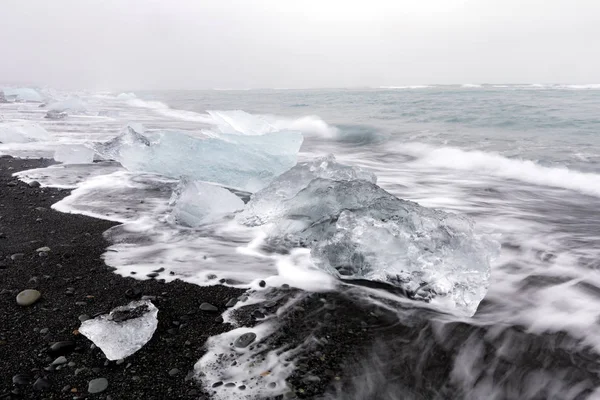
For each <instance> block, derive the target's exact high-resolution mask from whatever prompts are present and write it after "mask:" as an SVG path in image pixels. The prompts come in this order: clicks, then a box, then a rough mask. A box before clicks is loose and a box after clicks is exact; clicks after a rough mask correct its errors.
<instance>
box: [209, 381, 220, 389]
mask: <svg viewBox="0 0 600 400" xmlns="http://www.w3.org/2000/svg"><path fill="white" fill-rule="evenodd" d="M222 385H223V382H221V381H219V382H215V383H213V384H212V387H214V388H217V387H219V386H222Z"/></svg>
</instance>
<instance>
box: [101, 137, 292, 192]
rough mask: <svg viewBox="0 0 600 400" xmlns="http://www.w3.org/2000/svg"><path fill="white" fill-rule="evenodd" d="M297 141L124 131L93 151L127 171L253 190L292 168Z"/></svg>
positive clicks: (288, 138) (274, 138) (279, 138)
mask: <svg viewBox="0 0 600 400" xmlns="http://www.w3.org/2000/svg"><path fill="white" fill-rule="evenodd" d="M302 140H303V138H302V134H300V133H298V132H288V131H280V132H273V133H266V134H264V135H230V134H219V135H218V136H214V137H208V136H202V137H197V136H192V135H190V134H187V133H183V132H179V131H173V132H159V133H156V134H155V135H154V136H153V137H152V140H150V139H149V138H148V137H145V136H144V135H142V134H140V133H138V132H136V131H135V129H133V128H132V127H129V130H128V132H125V133H124V134H123V135H121V136H119V137H117V138H115V139H113V140H112V141H110V142H108V143H105V144H102V145H99V146H97V147H96V151H97V152H98V153H99V154H101V155H102V156H103V157H112V158H113V159H115V160H117V161H119V162H120V163H121V165H123V166H124V167H125V168H127V169H128V170H130V171H139V172H153V173H157V174H162V175H165V176H169V177H173V178H180V177H186V178H189V179H192V180H199V181H207V182H214V183H218V184H221V185H224V186H227V187H232V188H237V189H242V190H246V191H250V192H255V191H257V190H259V189H261V188H263V187H265V186H266V185H267V184H268V183H269V182H270V181H271V180H273V179H274V178H275V177H276V176H278V175H279V174H281V173H283V172H285V171H286V170H288V169H290V168H291V167H293V166H294V165H295V164H296V157H297V153H298V151H299V149H300V146H301V145H302Z"/></svg>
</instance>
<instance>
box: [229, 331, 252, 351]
mask: <svg viewBox="0 0 600 400" xmlns="http://www.w3.org/2000/svg"><path fill="white" fill-rule="evenodd" d="M254 340H256V333H254V332H248V333H244V334H243V335H242V336H240V337H239V338H237V339H235V342H233V345H234V346H235V347H241V348H244V347H248V346H249V345H250V343H252V342H254Z"/></svg>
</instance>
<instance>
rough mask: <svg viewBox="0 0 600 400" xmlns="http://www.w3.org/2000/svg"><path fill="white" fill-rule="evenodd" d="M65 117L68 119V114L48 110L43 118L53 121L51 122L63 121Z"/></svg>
mask: <svg viewBox="0 0 600 400" xmlns="http://www.w3.org/2000/svg"><path fill="white" fill-rule="evenodd" d="M67 117H68V114H67V113H66V112H64V111H56V110H50V111H48V112H47V113H46V115H45V116H44V118H46V119H53V120H57V119H65V118H67Z"/></svg>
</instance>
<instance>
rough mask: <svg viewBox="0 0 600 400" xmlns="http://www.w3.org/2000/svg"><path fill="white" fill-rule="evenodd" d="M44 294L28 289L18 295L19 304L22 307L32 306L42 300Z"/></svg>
mask: <svg viewBox="0 0 600 400" xmlns="http://www.w3.org/2000/svg"><path fill="white" fill-rule="evenodd" d="M41 296H42V294H41V293H40V292H38V291H37V290H34V289H26V290H23V291H22V292H21V293H19V294H18V295H17V304H18V305H20V306H30V305H32V304H33V303H35V302H36V301H38V300H39V299H40V297H41Z"/></svg>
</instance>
